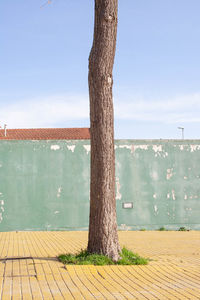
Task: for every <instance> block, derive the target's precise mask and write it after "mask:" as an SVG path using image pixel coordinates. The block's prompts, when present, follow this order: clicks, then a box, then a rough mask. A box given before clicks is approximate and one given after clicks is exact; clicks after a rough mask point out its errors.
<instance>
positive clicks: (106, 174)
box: [88, 0, 121, 261]
mask: <svg viewBox="0 0 200 300" xmlns="http://www.w3.org/2000/svg"><path fill="white" fill-rule="evenodd" d="M117 12H118V0H95V25H94V38H93V46H92V49H91V53H90V57H89V78H88V80H89V95H90V135H91V183H90V222H89V241H88V251H89V252H91V253H99V254H104V255H107V256H109V257H111V258H112V259H113V260H114V261H117V260H118V259H119V253H120V251H121V250H120V246H119V242H118V235H117V221H116V201H115V152H114V113H113V96H112V86H113V76H112V71H113V64H114V57H115V49H116V36H117Z"/></svg>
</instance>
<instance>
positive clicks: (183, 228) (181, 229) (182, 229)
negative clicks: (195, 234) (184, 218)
mask: <svg viewBox="0 0 200 300" xmlns="http://www.w3.org/2000/svg"><path fill="white" fill-rule="evenodd" d="M178 231H189V229H187V228H185V227H180V228H179V230H178Z"/></svg>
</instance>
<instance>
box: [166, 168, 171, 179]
mask: <svg viewBox="0 0 200 300" xmlns="http://www.w3.org/2000/svg"><path fill="white" fill-rule="evenodd" d="M172 176H173V168H171V169H167V175H166V179H167V180H169V179H170V178H171V177H172Z"/></svg>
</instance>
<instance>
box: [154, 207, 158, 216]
mask: <svg viewBox="0 0 200 300" xmlns="http://www.w3.org/2000/svg"><path fill="white" fill-rule="evenodd" d="M154 213H155V214H156V215H157V214H158V207H157V205H154Z"/></svg>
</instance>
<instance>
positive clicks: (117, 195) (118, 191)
mask: <svg viewBox="0 0 200 300" xmlns="http://www.w3.org/2000/svg"><path fill="white" fill-rule="evenodd" d="M120 188H121V186H120V183H119V178H118V177H116V200H121V198H122V195H121V193H120Z"/></svg>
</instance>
